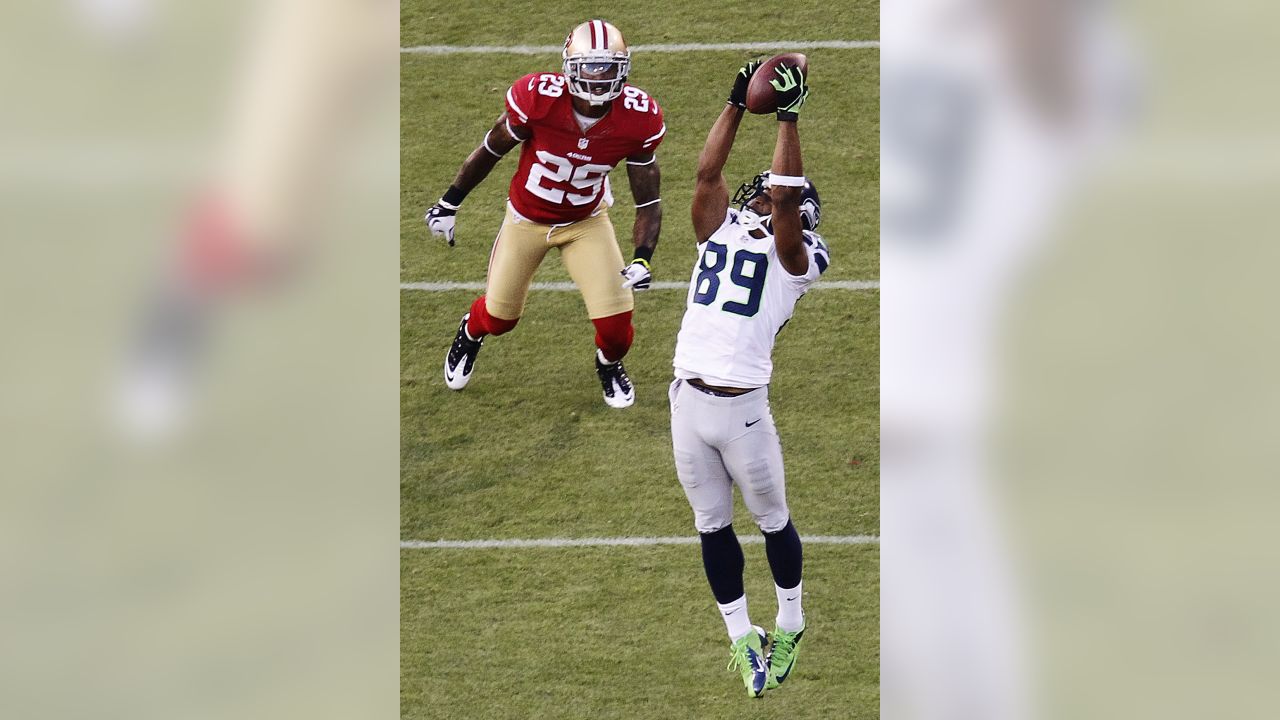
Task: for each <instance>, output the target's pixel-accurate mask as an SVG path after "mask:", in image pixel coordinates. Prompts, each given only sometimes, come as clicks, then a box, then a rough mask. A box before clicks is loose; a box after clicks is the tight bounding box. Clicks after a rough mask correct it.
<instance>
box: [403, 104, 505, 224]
mask: <svg viewBox="0 0 1280 720" xmlns="http://www.w3.org/2000/svg"><path fill="white" fill-rule="evenodd" d="M516 132H517V131H516V130H515V129H514V128H512V127H511V124H510V123H508V122H507V113H505V112H503V113H502V115H501V116H500V117H499V118H498V121H497V122H496V123H494V125H493V127H492V128H491V129H490V130H489V132H487V133H485V136H484V140H483V141H481V142H480V145H478V146H477V147H476V149H475V150H473V151H471V155H469V156H467V159H466V160H465V161H463V163H462V167H461V168H459V169H458V174H457V175H456V176H455V177H454V179H453V184H452V185H450V186H449V189H448V190H446V191H445V193H444V197H442V198H440V200H439V201H438V202H436V204H435V205H432V206H431V208H430V209H429V210H427V216H426V218H425V220H426V222H427V228H428V229H429V230H431V234H432V235H435V236H437V237H443V238H444V239H445V240H447V241H448V242H449V246H450V247H453V231H454V224H455V217H454V216H455V215H457V214H458V208H459V207H460V206H461V205H462V201H463V200H464V199H466V197H467V193H469V192H471V191H472V190H473V189H475V187H476V186H477V185H479V184H480V182H481V181H483V180H484V179H485V178H486V177H488V175H489V171H490V170H493V168H494V166H495V165H497V164H498V161H499V160H501V159H502V157H503V156H504V155H506V154H507V153H509V152H511V150H512V149H513V148H514V147H515V146H517V145H519V144H520V143H521V142H523V141H524V140H525V139H526V138H524V137H521V136H519V135H517V134H516Z"/></svg>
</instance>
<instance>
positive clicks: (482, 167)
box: [453, 112, 528, 192]
mask: <svg viewBox="0 0 1280 720" xmlns="http://www.w3.org/2000/svg"><path fill="white" fill-rule="evenodd" d="M485 138H486V140H487V142H488V143H489V147H490V148H492V149H493V150H494V152H497V153H501V154H502V155H506V154H507V153H508V152H511V150H512V149H513V148H515V147H516V146H517V145H519V144H520V143H521V142H523V141H524V140H526V139H528V138H524V137H513V136H512V135H511V133H510V132H508V131H507V113H506V112H503V113H502V115H500V116H499V117H498V121H497V122H495V123H494V124H493V128H492V129H490V130H489V132H488V133H487V134H486V135H485ZM501 159H502V158H500V157H497V156H495V155H494V154H493V153H491V152H489V151H488V150H486V149H485V146H484V143H483V142H482V143H480V144H479V145H477V146H476V149H475V150H472V151H471V154H470V155H468V156H467V159H466V160H464V161H463V163H462V167H461V168H459V169H458V174H457V175H456V176H455V177H454V179H453V184H454V185H455V186H456V187H457V188H458V189H459V190H462V191H464V192H470V191H471V190H472V189H474V188H475V186H477V185H479V184H480V182H481V181H482V180H484V179H485V178H486V177H488V175H489V171H490V170H493V168H494V166H495V165H497V164H498V161H499V160H501Z"/></svg>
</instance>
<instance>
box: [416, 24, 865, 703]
mask: <svg viewBox="0 0 1280 720" xmlns="http://www.w3.org/2000/svg"><path fill="white" fill-rule="evenodd" d="M544 5H545V6H546V7H547V8H554V10H550V9H549V10H547V11H545V12H530V11H529V6H530V4H529V3H515V2H502V1H499V2H491V3H486V4H484V5H483V6H479V5H477V6H467V7H462V8H458V9H457V10H456V11H454V10H451V11H450V12H449V13H448V14H443V13H441V14H438V15H437V14H435V11H433V10H431V9H430V8H432V7H433V6H432V5H429V4H427V3H422V2H417V1H414V2H409V1H406V2H404V3H402V11H401V12H402V37H401V44H402V45H404V46H414V45H445V44H448V45H512V44H531V45H555V44H558V43H559V42H560V40H561V39H562V38H563V36H564V34H565V33H566V32H567V31H568V29H569V28H571V27H572V26H573V25H575V24H576V23H578V22H581V21H582V20H585V19H587V18H589V17H593V16H595V15H596V14H597V13H599V12H600V8H599V6H598V4H597V5H593V4H589V3H585V2H578V1H577V0H570V1H569V2H562V3H556V4H554V5H553V4H551V3H544ZM606 17H607V19H609V20H610V21H612V22H614V23H616V24H617V25H619V27H621V28H622V30H623V31H624V32H625V33H627V37H628V40H629V41H630V42H631V43H632V44H633V45H635V44H652V43H670V42H703V43H706V42H728V41H768V40H778V39H790V40H826V39H844V40H866V39H876V38H877V37H878V34H879V28H878V19H877V17H878V5H877V4H876V3H874V2H856V3H842V4H841V5H840V7H839V8H836V9H825V8H824V9H822V10H819V9H817V7H816V6H814V7H812V8H809V7H799V8H795V9H792V8H787V9H786V11H785V12H783V11H781V10H778V11H765V12H764V13H763V14H762V13H761V12H760V11H759V9H758V8H757V7H755V6H751V5H748V4H746V3H713V2H709V1H707V0H698V1H697V2H681V3H674V2H670V1H669V0H657V1H656V2H655V1H652V0H651V1H650V2H622V3H613V4H611V5H610V8H609V10H608V13H607V16H606ZM514 18H519V20H520V21H519V22H515V21H514ZM495 19H496V20H495ZM780 49H784V48H780ZM807 54H808V55H809V57H810V68H811V76H810V84H811V86H812V88H813V94H812V96H811V100H810V102H809V103H808V104H806V107H805V111H804V114H803V117H802V119H801V123H800V131H801V138H802V143H803V144H804V152H805V160H806V172H807V174H808V175H809V176H810V177H812V178H813V179H814V181H815V183H816V184H817V186H818V188H819V190H820V192H821V194H822V198H823V224H822V228H821V230H822V233H823V235H824V236H825V237H826V238H827V240H828V242H829V244H830V246H831V249H832V257H833V263H832V266H831V268H830V269H829V270H828V272H827V273H826V275H825V276H824V279H827V280H873V279H876V278H877V277H878V253H877V244H878V225H877V222H878V215H879V207H878V193H879V190H878V179H879V175H878V165H879V154H878V152H879V151H878V148H879V103H878V87H879V77H878V71H877V67H878V53H877V51H875V50H866V49H858V50H813V51H809V52H808V53H807ZM752 56H753V55H752V54H750V53H745V52H737V51H697V52H684V53H670V54H658V53H650V54H641V53H636V54H635V55H634V57H633V70H632V76H631V81H632V82H633V83H634V84H636V85H638V86H640V87H642V88H644V89H645V90H646V91H648V92H649V93H650V94H652V95H653V96H654V97H655V98H657V100H658V102H659V103H661V105H662V106H663V108H664V111H665V114H666V121H667V126H668V133H667V138H666V140H665V142H664V144H663V146H662V147H661V149H660V150H659V153H658V155H659V162H660V164H661V166H662V170H663V193H662V196H663V206H664V208H665V218H664V226H663V233H662V240H661V243H660V245H659V248H658V251H657V254H656V256H655V260H654V275H655V279H656V280H677V281H684V280H687V279H688V276H689V270H690V268H691V266H692V263H693V260H694V257H695V251H694V246H693V242H692V236H691V230H690V222H689V218H688V208H689V203H690V197H691V192H692V185H693V182H692V179H693V169H694V164H695V162H696V159H697V153H698V151H699V149H700V148H701V146H702V142H703V140H704V139H705V136H706V132H707V129H708V128H709V126H710V123H711V121H712V119H713V118H714V117H715V115H716V113H718V112H719V110H720V108H721V107H722V101H723V97H724V95H725V94H726V92H727V88H728V86H729V84H730V82H731V80H732V75H733V73H734V72H735V71H736V69H737V68H738V66H739V65H741V64H742V62H744V61H745V60H746V59H748V58H750V57H752ZM558 65H559V59H558V56H557V55H554V54H549V55H548V56H546V57H542V56H538V55H514V54H483V55H446V56H431V55H409V54H405V55H402V56H401V113H402V118H401V127H402V137H401V148H402V150H401V153H402V158H401V159H402V162H401V173H402V178H401V180H402V182H401V193H402V194H401V279H402V281H404V282H416V281H468V282H480V281H483V279H484V276H485V264H486V261H487V257H488V253H489V249H490V246H491V244H492V239H493V235H494V233H495V232H496V230H497V227H498V225H499V224H500V222H501V214H502V207H503V206H502V200H503V198H504V197H505V193H506V187H507V182H508V181H509V180H510V176H511V172H512V170H513V168H514V164H515V163H514V159H508V160H505V161H503V163H501V164H500V165H499V166H498V168H497V169H495V171H494V173H493V174H492V175H491V176H490V178H489V179H488V180H487V181H486V182H485V183H484V184H482V185H481V186H480V187H479V188H478V189H477V190H475V191H474V192H473V193H472V194H471V195H470V197H469V198H468V199H467V203H466V205H465V206H464V208H463V210H462V211H461V212H460V214H459V225H458V228H459V229H458V236H457V247H455V248H452V249H450V248H448V247H447V246H445V245H444V244H443V243H442V242H440V241H438V240H434V239H430V238H429V237H428V236H427V233H426V231H425V228H424V226H423V225H422V221H421V216H422V213H423V211H424V210H425V209H426V207H428V206H429V205H430V204H431V203H432V202H433V201H434V200H435V199H436V198H437V197H439V194H440V193H441V192H442V191H443V190H444V188H445V187H447V186H448V184H449V181H450V180H451V179H452V177H453V174H454V173H455V171H456V170H457V168H458V166H459V164H460V163H461V162H462V160H463V158H464V157H465V156H466V155H467V153H468V152H470V150H471V149H472V148H474V147H475V145H476V144H477V143H478V141H479V139H480V137H481V136H482V135H483V133H484V131H485V130H486V129H487V128H488V126H489V125H490V124H491V123H492V121H493V119H494V118H495V117H496V116H497V115H498V114H499V113H500V112H501V110H502V97H503V94H504V93H505V91H506V88H507V87H508V86H509V84H510V83H511V81H512V80H514V79H515V78H517V77H519V76H521V75H523V74H525V73H527V72H532V71H535V70H552V71H554V70H556V69H558ZM774 133H775V127H774V122H773V120H772V119H771V118H760V117H749V118H748V119H747V120H746V121H745V122H744V127H743V131H742V132H741V133H740V135H739V141H738V144H737V146H736V150H735V154H734V156H733V157H732V158H731V160H730V163H729V166H728V168H727V169H726V175H727V176H728V178H729V181H730V183H732V184H734V186H735V187H736V183H737V182H740V181H741V180H745V179H749V178H750V177H751V176H752V175H753V174H754V173H755V172H758V171H759V170H761V169H763V168H764V167H766V166H767V165H768V163H769V158H770V156H771V152H772V143H773V138H774ZM614 191H615V195H617V197H618V200H619V203H618V205H617V206H616V207H615V208H614V211H613V212H612V213H611V214H612V216H613V220H614V223H615V226H616V227H617V229H618V235H619V236H620V237H621V238H623V240H622V242H623V243H624V245H629V237H630V226H631V221H632V216H633V215H632V212H631V210H630V205H631V204H630V202H629V200H630V195H629V190H628V188H627V183H626V178H625V174H624V173H622V172H619V173H615V178H614ZM624 254H625V255H626V256H628V257H629V256H630V251H629V249H625V248H624ZM567 279H568V277H567V273H565V271H564V269H563V267H562V266H561V265H560V263H559V259H558V257H557V256H556V255H554V254H552V255H548V258H547V261H546V262H545V263H544V264H543V266H542V268H541V269H540V271H539V273H538V276H537V278H536V280H538V281H559V280H567ZM476 294H478V293H476V292H473V291H449V292H426V291H409V290H406V291H402V293H401V383H402V387H401V475H402V481H401V537H402V538H403V539H406V540H408V539H428V540H431V539H440V538H447V539H482V538H483V539H489V538H497V539H504V538H507V539H509V538H548V537H594V536H643V537H652V536H675V535H679V536H692V535H693V534H694V531H693V528H692V524H691V512H690V510H689V507H688V505H687V503H686V502H685V499H684V494H683V492H682V491H681V489H680V486H679V483H678V482H677V480H676V477H675V470H674V466H673V462H672V459H671V448H670V436H669V428H668V408H667V401H666V397H665V393H666V387H667V384H668V382H669V381H670V377H671V365H670V363H671V356H672V353H673V350H674V347H675V335H676V331H677V329H678V327H679V323H680V318H681V314H682V312H683V305H684V292H683V291H671V290H654V291H650V292H647V293H640V294H637V296H636V319H635V322H636V342H635V345H634V347H633V349H632V352H631V354H630V355H628V358H627V368H628V371H629V372H630V374H631V376H632V379H633V380H634V381H635V383H636V386H637V396H638V399H637V403H636V405H635V406H634V407H632V408H629V409H628V410H625V411H617V410H611V409H609V408H607V407H606V406H605V405H604V403H603V402H602V401H601V399H600V391H599V384H598V383H597V381H596V378H595V374H594V372H593V370H592V360H591V357H592V352H593V344H592V335H593V331H592V328H591V325H590V322H589V321H588V319H587V317H586V313H585V310H584V308H583V306H582V301H581V298H580V297H579V296H578V295H577V294H576V293H573V292H549V291H543V292H538V291H535V292H534V293H532V294H531V296H530V300H529V304H528V308H527V310H526V314H525V317H524V318H523V319H522V320H521V323H520V326H519V328H518V329H517V330H516V331H515V332H513V333H511V334H510V335H507V336H504V337H501V338H495V339H490V340H489V341H488V342H486V345H485V348H484V351H483V353H482V354H481V356H480V360H479V363H478V365H477V370H476V374H475V376H474V378H473V380H472V382H471V385H470V386H468V388H467V389H466V391H465V392H462V393H453V392H450V391H449V390H447V389H446V388H445V386H444V383H443V380H442V378H441V363H442V361H443V357H444V353H445V351H446V350H447V349H448V345H449V342H450V341H451V340H452V337H453V332H454V330H455V329H456V327H457V322H458V318H459V317H460V316H461V314H462V313H463V312H464V311H465V310H466V307H467V305H468V304H469V303H470V301H471V300H472V299H473V298H474V297H475V295H476ZM878 312H879V296H878V293H877V292H875V291H849V290H814V291H812V292H810V293H809V295H808V296H806V297H805V299H804V300H803V301H802V302H801V303H800V305H799V307H798V308H797V311H796V316H795V318H794V319H793V320H792V322H791V323H790V324H789V325H788V326H787V329H786V331H785V332H783V333H782V334H781V336H780V337H779V340H778V345H777V350H776V352H775V373H774V381H773V384H772V386H771V389H770V396H771V399H772V403H773V413H774V417H775V419H776V421H777V425H778V430H779V433H780V434H781V436H782V441H783V448H784V455H785V459H786V465H787V477H788V500H789V503H790V505H791V508H792V512H793V515H794V517H795V521H796V524H797V527H798V528H799V529H800V531H801V533H802V534H803V535H875V534H877V533H878V525H879V516H878V491H877V479H878V474H879V473H878V468H879V465H878V445H879V418H878V395H879V393H878V381H877V375H878V352H879V348H878V336H879V326H878ZM737 517H738V522H737V523H736V524H735V525H736V527H737V528H738V530H739V533H740V534H742V535H749V534H754V533H756V530H755V528H754V526H753V525H752V524H751V522H750V519H749V516H748V515H747V514H745V511H744V510H743V509H742V507H741V504H740V503H739V508H738V515H737ZM745 551H746V554H747V576H748V577H747V592H748V598H749V599H750V602H751V613H752V619H753V621H754V622H756V623H757V624H761V625H765V626H771V625H772V617H773V613H774V610H775V600H774V598H773V593H772V587H771V581H770V577H769V572H768V566H767V564H766V563H765V558H764V550H763V547H761V546H760V545H749V546H747V547H745ZM878 557H879V552H878V546H876V545H816V544H813V545H809V546H807V547H806V573H805V590H806V593H805V596H806V597H805V603H806V605H805V609H806V614H807V615H808V617H809V621H810V624H811V628H812V630H811V633H810V634H809V635H807V636H806V646H805V648H804V652H803V653H802V656H801V660H800V663H799V665H798V666H797V668H798V669H797V670H796V674H795V675H793V676H792V678H791V679H789V680H788V682H787V684H786V685H785V686H783V687H782V688H781V689H779V690H778V691H777V692H775V693H770V694H766V696H765V697H764V698H763V699H762V700H758V701H752V700H750V699H749V698H747V697H746V695H745V692H744V691H743V689H742V687H741V684H740V682H739V680H738V679H737V677H736V675H734V674H731V673H729V672H727V671H725V669H724V666H725V662H726V661H727V659H728V653H727V642H726V639H725V637H724V629H723V624H722V623H721V621H720V620H719V619H718V618H717V617H716V612H715V609H714V604H713V599H712V597H711V593H710V590H709V589H708V588H707V585H706V580H705V578H704V577H703V575H702V569H701V564H700V559H699V553H698V549H697V546H696V545H680V546H652V547H583V548H521V549H510V548H494V549H483V550H476V549H447V550H446V549H405V550H402V551H401V561H402V562H401V568H402V571H401V619H402V628H401V655H402V657H401V668H402V670H401V673H402V677H401V697H402V701H401V705H402V715H403V716H404V717H406V718H460V717H483V718H493V719H496V718H667V717H672V718H677V717H678V718H683V717H699V718H704V717H705V718H718V717H726V718H727V717H741V716H743V714H744V713H745V714H746V715H747V716H750V717H756V716H774V715H776V716H779V717H788V718H831V717H847V718H872V717H876V716H877V715H878V697H879V694H878V692H879V691H878V683H879V659H878V615H879V613H878V575H879V560H878Z"/></svg>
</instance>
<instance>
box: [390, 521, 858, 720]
mask: <svg viewBox="0 0 1280 720" xmlns="http://www.w3.org/2000/svg"><path fill="white" fill-rule="evenodd" d="M745 553H746V556H747V575H748V581H747V598H748V605H749V607H748V611H749V612H750V613H751V620H752V622H754V623H755V624H757V625H762V626H764V627H765V628H766V629H771V628H772V626H773V613H774V610H775V607H774V606H775V602H776V601H775V600H774V597H773V587H772V585H771V584H770V583H769V582H768V580H767V578H768V570H767V566H766V564H765V558H764V549H763V548H762V547H761V546H759V545H755V546H748V547H746V548H745ZM806 562H807V565H806V576H805V585H804V587H805V611H806V614H807V622H808V624H809V628H808V631H807V632H806V634H805V639H804V642H803V644H802V645H801V651H800V657H799V660H798V661H797V662H796V669H795V671H794V673H793V674H792V675H791V677H789V678H788V679H787V681H786V683H785V684H783V685H782V687H779V688H778V689H776V690H771V691H769V692H767V693H765V695H764V697H762V698H758V699H751V698H748V697H747V695H746V692H745V690H744V689H743V687H742V681H741V679H740V678H739V677H738V674H737V672H736V671H735V672H730V671H727V670H726V669H725V664H726V663H727V662H728V659H729V652H728V651H729V641H728V638H727V636H726V635H725V632H724V624H723V623H722V622H721V621H720V618H719V614H718V613H717V612H716V609H715V605H714V601H713V599H712V597H711V593H710V591H709V590H708V589H707V587H706V581H705V580H704V579H703V578H702V564H701V560H700V559H699V553H698V549H697V547H696V546H676V547H646V548H575V549H563V548H548V549H522V550H516V551H503V550H480V551H476V550H404V551H401V578H400V583H401V597H402V602H401V611H400V612H401V627H402V630H401V648H402V657H401V668H402V674H403V679H402V681H401V687H400V695H401V715H402V716H403V717H404V718H407V719H412V720H418V719H425V718H485V719H486V720H505V719H507V718H510V720H527V719H528V718H538V719H539V720H550V719H552V718H572V719H574V720H578V719H580V718H592V719H593V720H607V719H611V718H617V719H623V718H626V719H628V720H630V719H632V718H704V719H706V720H714V719H717V718H726V719H728V718H765V717H779V718H824V719H825V718H848V719H861V718H876V717H879V700H878V698H879V694H878V693H879V664H878V661H877V647H878V638H879V635H878V625H879V615H878V612H877V595H878V593H879V581H878V577H879V560H878V553H877V552H876V548H875V547H873V546H832V545H825V546H812V547H810V548H808V549H807V551H806Z"/></svg>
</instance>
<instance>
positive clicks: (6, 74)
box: [0, 0, 398, 718]
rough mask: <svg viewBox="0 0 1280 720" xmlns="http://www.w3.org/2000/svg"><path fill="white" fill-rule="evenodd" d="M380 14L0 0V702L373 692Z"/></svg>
mask: <svg viewBox="0 0 1280 720" xmlns="http://www.w3.org/2000/svg"><path fill="white" fill-rule="evenodd" d="M397 27H398V17H397V7H396V4H395V3H387V2H357V1H355V0H349V1H348V0H322V1H320V2H299V1H297V0H274V1H270V2H255V3H249V2H226V3H223V2H217V3H215V2H197V3H178V2H164V1H162V0H156V1H152V0H57V1H55V2H47V3H9V4H6V5H5V7H4V8H3V9H0V28H2V29H0V36H3V40H0V54H3V55H4V60H3V62H0V76H3V85H4V87H5V93H4V97H5V100H4V102H3V110H0V218H3V219H2V220H0V228H2V229H0V237H2V238H3V248H4V250H3V257H4V262H3V263H0V266H2V268H3V269H0V277H3V280H2V281H0V307H3V310H2V311H0V314H2V315H3V316H4V318H5V322H4V327H5V328H6V337H5V340H4V342H3V347H4V350H3V352H0V358H2V359H0V367H3V372H2V373H0V377H2V378H3V379H0V423H2V424H3V427H4V430H5V432H4V438H5V440H4V441H3V444H2V445H3V449H2V450H0V478H3V481H2V483H0V486H2V487H3V488H4V489H3V492H2V494H0V497H2V498H3V499H2V500H0V538H2V539H0V548H3V549H0V568H3V570H2V571H0V572H2V573H3V575H4V577H5V580H4V582H3V583H2V585H3V588H2V589H0V617H3V618H4V619H3V620H0V624H2V625H3V630H2V631H0V636H3V637H4V641H3V643H0V645H2V646H3V649H2V650H0V668H2V669H0V678H2V679H0V698H3V699H2V700H0V715H4V716H6V717H31V718H34V717H94V718H104V717H110V718H153V717H154V718H161V717H166V718H172V717H188V718H202V717H271V718H281V717H308V718H313V717H333V718H339V717H344V718H349V717H391V716H393V715H394V713H395V712H396V707H397V704H396V690H397V681H396V677H397V662H396V659H397V622H396V616H397V613H396V609H397V600H396V577H397V567H396V551H395V544H394V543H395V542H396V525H397V496H396V483H395V477H396V467H397V462H396V452H397V443H396V438H397V431H398V428H397V414H396V407H397V392H396V382H395V380H396V377H397V372H398V368H397V354H396V346H397V322H396V318H397V295H396V288H395V282H396V242H395V238H396V209H397V199H396V187H397V163H398V160H397V141H396V136H397V127H398V122H397V94H396V79H397V75H398V59H397V53H396V36H397Z"/></svg>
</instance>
